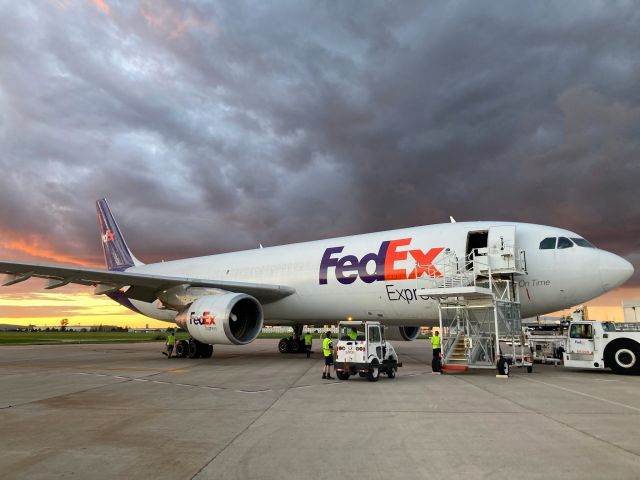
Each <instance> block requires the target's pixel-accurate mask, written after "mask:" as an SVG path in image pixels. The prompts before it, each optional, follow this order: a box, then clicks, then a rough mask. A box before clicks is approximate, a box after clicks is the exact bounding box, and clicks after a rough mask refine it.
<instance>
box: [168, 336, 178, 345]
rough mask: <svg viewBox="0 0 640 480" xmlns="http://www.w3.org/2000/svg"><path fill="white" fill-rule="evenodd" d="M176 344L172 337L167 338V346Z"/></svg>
mask: <svg viewBox="0 0 640 480" xmlns="http://www.w3.org/2000/svg"><path fill="white" fill-rule="evenodd" d="M175 344H176V337H174V336H173V335H169V336H168V337H167V345H175Z"/></svg>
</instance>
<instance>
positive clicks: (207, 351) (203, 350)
mask: <svg viewBox="0 0 640 480" xmlns="http://www.w3.org/2000/svg"><path fill="white" fill-rule="evenodd" d="M199 347H200V356H201V357H202V358H211V355H213V345H208V344H206V343H201V344H200V345H199Z"/></svg>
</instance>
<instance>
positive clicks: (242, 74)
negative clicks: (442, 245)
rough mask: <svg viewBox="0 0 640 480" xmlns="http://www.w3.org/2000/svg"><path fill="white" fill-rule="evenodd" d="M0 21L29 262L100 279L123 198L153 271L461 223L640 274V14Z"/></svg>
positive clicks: (253, 5) (10, 190) (454, 4)
mask: <svg viewBox="0 0 640 480" xmlns="http://www.w3.org/2000/svg"><path fill="white" fill-rule="evenodd" d="M0 11H1V12H2V14H1V15H0V168H1V169H2V172H3V174H2V175H1V176H0V231H1V232H2V233H1V235H0V244H1V245H2V246H3V247H4V251H5V253H6V252H8V253H11V252H12V251H13V252H14V255H13V256H15V257H16V258H21V257H22V258H24V255H23V254H28V255H32V256H40V257H45V258H48V259H51V260H65V259H66V258H65V257H64V256H65V255H67V256H70V257H73V258H72V260H75V261H78V262H81V263H87V264H100V263H101V247H100V244H99V241H98V232H97V225H96V220H95V209H94V206H93V202H94V201H95V200H96V199H98V198H101V197H106V198H107V199H108V200H109V202H110V204H111V209H112V211H113V212H114V214H115V215H116V217H117V218H118V221H119V224H120V227H121V229H122V230H123V232H124V234H125V236H126V237H127V241H128V243H129V245H130V247H132V249H133V250H134V251H135V253H136V255H137V256H138V257H139V258H140V259H142V260H143V261H148V262H151V261H159V260H160V259H169V258H182V257H189V256H195V255H203V254H210V253H218V252H224V251H230V250H238V249H245V248H254V247H256V246H257V245H258V243H262V244H263V245H276V244H282V243H289V242H296V241H304V240H311V239H316V238H322V237H331V236H336V235H348V234H356V233H364V232H368V231H375V230H383V229H391V228H398V227H405V226H412V225H419V224H428V223H440V222H446V221H448V218H449V215H453V216H454V217H455V218H456V219H457V220H458V221H464V220H510V221H519V222H532V223H542V224H548V225H555V226H560V227H565V228H569V229H571V230H574V231H576V232H578V233H580V234H582V235H584V236H585V237H586V238H588V239H589V240H591V241H592V242H593V243H595V244H596V245H597V246H599V247H602V248H604V249H607V250H611V251H614V252H616V253H618V254H621V255H623V256H625V257H626V258H628V259H629V260H631V261H632V262H634V265H635V266H636V271H638V270H640V268H638V267H639V266H640V240H639V238H640V222H639V219H640V202H639V201H638V183H639V180H640V158H639V155H640V87H639V85H640V56H638V51H640V36H639V35H638V25H640V8H638V5H637V4H635V3H634V2H595V1H594V2H587V1H574V2H571V1H563V2H528V3H527V2H525V3H523V2H518V3H514V2H506V1H505V2H500V1H494V2H474V1H447V2H422V1H416V2H410V1H404V2H400V3H397V4H393V5H392V4H390V3H389V2H382V1H380V2H375V1H348V2H324V1H299V0H295V1H293V0H292V1H277V2H266V3H265V2H258V1H255V2H235V1H234V2H203V1H195V0H194V1H184V2H172V1H169V0H165V1H144V0H140V1H115V0H100V1H98V0H96V1H93V2H91V1H81V0H75V1H74V0H50V1H49V2H44V1H32V2H29V1H24V2H12V1H10V0H4V1H2V0H0ZM639 275H640V274H639V273H637V274H636V277H635V278H634V280H633V282H634V284H635V285H640V276H639Z"/></svg>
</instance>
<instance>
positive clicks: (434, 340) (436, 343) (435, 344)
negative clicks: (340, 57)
mask: <svg viewBox="0 0 640 480" xmlns="http://www.w3.org/2000/svg"><path fill="white" fill-rule="evenodd" d="M431 348H433V349H436V348H440V335H434V336H433V337H431Z"/></svg>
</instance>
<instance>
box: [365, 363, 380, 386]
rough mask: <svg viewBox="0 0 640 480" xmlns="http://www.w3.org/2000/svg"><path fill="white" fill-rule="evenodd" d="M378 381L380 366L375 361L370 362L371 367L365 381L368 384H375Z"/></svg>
mask: <svg viewBox="0 0 640 480" xmlns="http://www.w3.org/2000/svg"><path fill="white" fill-rule="evenodd" d="M379 379H380V365H379V364H378V362H377V361H376V360H374V361H373V362H371V366H370V367H369V374H368V375H367V380H369V381H370V382H377V381H378V380H379Z"/></svg>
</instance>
